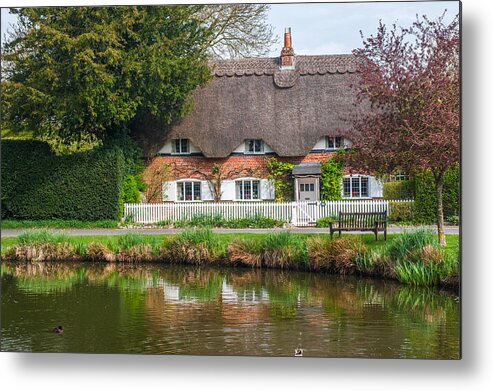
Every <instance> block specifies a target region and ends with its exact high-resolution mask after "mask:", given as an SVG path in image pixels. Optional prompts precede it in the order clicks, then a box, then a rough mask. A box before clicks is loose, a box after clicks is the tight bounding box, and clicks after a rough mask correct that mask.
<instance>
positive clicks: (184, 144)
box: [171, 138, 190, 155]
mask: <svg viewBox="0 0 493 391" xmlns="http://www.w3.org/2000/svg"><path fill="white" fill-rule="evenodd" d="M171 146H172V150H171V152H172V153H173V154H176V155H186V154H189V153H190V140H188V139H187V138H177V139H174V140H172V142H171Z"/></svg>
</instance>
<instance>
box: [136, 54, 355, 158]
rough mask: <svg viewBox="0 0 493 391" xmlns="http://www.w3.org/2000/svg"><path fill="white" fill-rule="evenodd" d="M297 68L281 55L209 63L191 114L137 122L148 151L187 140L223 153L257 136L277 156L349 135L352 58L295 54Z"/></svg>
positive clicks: (207, 153) (304, 151)
mask: <svg viewBox="0 0 493 391" xmlns="http://www.w3.org/2000/svg"><path fill="white" fill-rule="evenodd" d="M295 66H296V69H295V70H280V69H279V58H248V59H239V60H219V61H214V62H212V63H211V68H212V70H213V74H214V77H213V80H212V81H211V82H210V83H209V84H207V85H206V86H205V87H203V88H200V89H198V90H196V91H195V93H194V95H193V100H194V108H193V110H192V112H191V113H190V114H189V115H188V116H186V117H185V118H184V119H182V120H181V121H180V122H179V123H176V124H174V125H172V126H169V127H165V126H162V125H160V124H159V122H158V121H156V120H155V119H152V118H146V119H145V121H142V120H141V121H140V123H139V124H137V126H138V127H139V128H141V127H145V128H146V129H147V130H148V131H147V132H145V133H146V138H147V139H146V140H142V141H143V147H144V149H145V150H146V151H147V153H155V152H156V151H157V150H159V148H161V147H162V146H163V142H165V141H166V140H169V139H171V138H189V139H190V140H191V141H192V143H193V144H194V145H195V146H197V147H198V148H199V149H200V150H201V151H202V153H203V154H204V155H205V156H206V157H225V156H228V155H229V154H230V153H231V152H232V151H233V150H234V149H235V148H237V147H238V146H239V145H240V144H241V143H242V142H243V141H244V140H245V139H249V138H260V139H263V140H264V141H265V142H266V143H267V145H269V146H270V147H271V148H272V149H273V150H274V151H275V152H276V153H277V154H278V155H280V156H304V155H306V154H308V153H309V152H310V150H311V149H312V148H313V146H314V145H315V143H316V142H317V141H318V140H319V139H320V138H321V137H323V136H326V135H332V136H336V135H344V134H345V133H346V132H347V131H348V130H349V129H348V125H347V123H346V122H345V121H344V117H345V116H347V114H348V113H349V111H350V110H353V109H354V108H353V106H352V103H353V102H354V99H355V93H354V90H352V89H351V88H350V85H351V84H352V83H354V82H355V78H356V77H357V76H356V68H357V64H356V59H355V57H354V56H353V55H324V56H296V58H295ZM149 130H152V133H153V134H152V135H151V133H150V132H149ZM159 143H161V144H159Z"/></svg>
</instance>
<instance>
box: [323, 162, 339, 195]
mask: <svg viewBox="0 0 493 391" xmlns="http://www.w3.org/2000/svg"><path fill="white" fill-rule="evenodd" d="M321 169H322V173H321V174H320V199H321V200H322V201H336V200H340V199H341V198H342V194H341V184H342V176H343V164H342V162H341V161H340V160H339V159H337V157H333V158H330V159H327V160H326V161H325V162H323V163H322V167H321Z"/></svg>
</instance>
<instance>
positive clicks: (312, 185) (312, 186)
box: [310, 183, 315, 191]
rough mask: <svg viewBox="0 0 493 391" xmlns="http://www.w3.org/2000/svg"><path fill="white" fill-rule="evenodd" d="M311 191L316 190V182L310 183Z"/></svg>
mask: <svg viewBox="0 0 493 391" xmlns="http://www.w3.org/2000/svg"><path fill="white" fill-rule="evenodd" d="M310 191H315V184H314V183H310Z"/></svg>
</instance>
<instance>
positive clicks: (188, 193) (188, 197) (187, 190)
mask: <svg viewBox="0 0 493 391" xmlns="http://www.w3.org/2000/svg"><path fill="white" fill-rule="evenodd" d="M184 186H185V201H192V182H184Z"/></svg>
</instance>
